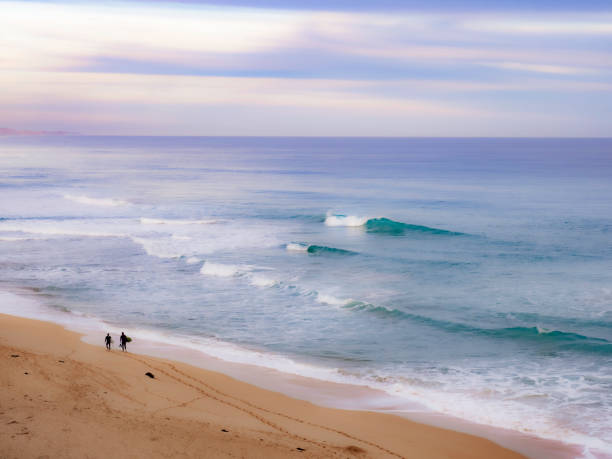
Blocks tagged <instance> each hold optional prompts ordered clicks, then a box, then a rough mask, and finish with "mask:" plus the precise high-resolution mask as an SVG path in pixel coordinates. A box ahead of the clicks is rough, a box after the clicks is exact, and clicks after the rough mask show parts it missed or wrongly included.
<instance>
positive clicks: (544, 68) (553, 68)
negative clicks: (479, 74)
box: [482, 62, 600, 75]
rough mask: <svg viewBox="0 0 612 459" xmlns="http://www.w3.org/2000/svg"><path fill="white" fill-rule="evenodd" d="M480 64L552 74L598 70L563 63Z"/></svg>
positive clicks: (591, 72)
mask: <svg viewBox="0 0 612 459" xmlns="http://www.w3.org/2000/svg"><path fill="white" fill-rule="evenodd" d="M482 65H486V66H489V67H495V68H499V69H506V70H518V71H522V72H535V73H549V74H553V75H596V74H598V73H600V71H599V70H597V69H593V68H581V67H569V66H563V65H545V64H527V63H524V62H485V63H483V64H482Z"/></svg>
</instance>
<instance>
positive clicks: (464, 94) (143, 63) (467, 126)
mask: <svg viewBox="0 0 612 459" xmlns="http://www.w3.org/2000/svg"><path fill="white" fill-rule="evenodd" d="M0 47H1V49H2V52H1V53H0V127H10V128H14V129H23V130H25V129H28V130H63V131H71V132H79V133H83V134H93V135H202V136H211V135H212V136H214V135H221V136H226V135H239V136H383V137H384V136H394V137H397V136H399V137H411V136H426V137H430V136H433V137H463V136H468V137H473V136H476V137H498V136H501V137H566V136H569V137H610V136H612V2H611V1H609V0H605V1H603V0H583V1H580V0H575V1H570V0H556V1H552V0H539V1H535V0H513V1H509V0H498V1H490V0H489V1H484V0H464V1H453V0H430V1H427V2H425V1H411V0H405V1H394V0H378V1H360V0H353V1H349V0H327V1H324V0H311V1H301V2H298V1H281V0H259V1H257V0H226V1H214V0H211V1H210V2H201V1H196V0H183V1H175V2H167V1H106V2H83V1H21V2H15V1H3V0H0Z"/></svg>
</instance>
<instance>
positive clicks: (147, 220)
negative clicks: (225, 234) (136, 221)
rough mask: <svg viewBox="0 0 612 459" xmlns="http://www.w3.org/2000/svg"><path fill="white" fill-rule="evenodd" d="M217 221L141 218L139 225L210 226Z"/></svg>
mask: <svg viewBox="0 0 612 459" xmlns="http://www.w3.org/2000/svg"><path fill="white" fill-rule="evenodd" d="M218 222H219V221H218V220H174V219H166V218H144V217H143V218H141V219H140V223H141V224H143V225H179V226H182V225H210V224H213V223H218Z"/></svg>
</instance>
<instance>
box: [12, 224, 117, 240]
mask: <svg viewBox="0 0 612 459" xmlns="http://www.w3.org/2000/svg"><path fill="white" fill-rule="evenodd" d="M39 225H42V224H39ZM39 225H37V224H36V223H34V224H32V225H26V224H21V225H20V224H12V225H11V224H7V225H5V224H0V231H10V232H19V233H26V234H40V235H45V236H81V237H127V235H126V234H123V233H111V232H102V231H87V230H84V229H70V228H66V227H62V226H61V225H57V226H50V225H47V226H39ZM28 239H32V238H28Z"/></svg>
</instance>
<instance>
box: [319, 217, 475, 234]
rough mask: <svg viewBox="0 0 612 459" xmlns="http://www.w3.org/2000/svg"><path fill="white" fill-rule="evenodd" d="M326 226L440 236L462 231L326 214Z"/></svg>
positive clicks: (382, 218)
mask: <svg viewBox="0 0 612 459" xmlns="http://www.w3.org/2000/svg"><path fill="white" fill-rule="evenodd" d="M325 224H326V225H327V226H348V227H364V228H365V230H366V231H367V232H368V233H380V234H389V235H394V236H398V235H403V234H405V233H424V234H432V235H441V236H460V235H463V233H459V232H456V231H448V230H444V229H439V228H430V227H429V226H422V225H412V224H409V223H403V222H397V221H395V220H391V219H389V218H385V217H376V218H368V217H358V216H354V215H340V214H333V215H332V214H328V215H327V217H326V218H325Z"/></svg>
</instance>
